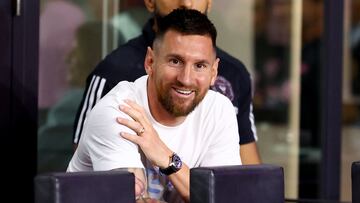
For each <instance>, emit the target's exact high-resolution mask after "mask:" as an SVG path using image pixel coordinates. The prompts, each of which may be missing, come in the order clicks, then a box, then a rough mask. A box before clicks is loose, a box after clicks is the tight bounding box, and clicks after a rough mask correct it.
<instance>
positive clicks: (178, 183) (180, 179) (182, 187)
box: [168, 163, 190, 202]
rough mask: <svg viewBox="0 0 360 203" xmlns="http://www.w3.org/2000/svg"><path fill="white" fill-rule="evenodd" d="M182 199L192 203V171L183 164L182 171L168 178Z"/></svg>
mask: <svg viewBox="0 0 360 203" xmlns="http://www.w3.org/2000/svg"><path fill="white" fill-rule="evenodd" d="M168 177H169V180H170V181H171V183H172V184H173V185H174V187H175V189H176V191H177V192H178V193H179V194H180V196H181V197H182V199H183V200H184V201H186V202H190V169H189V167H188V166H187V165H186V164H185V163H183V165H182V167H181V169H180V170H179V171H177V172H176V173H173V174H171V175H169V176H168Z"/></svg>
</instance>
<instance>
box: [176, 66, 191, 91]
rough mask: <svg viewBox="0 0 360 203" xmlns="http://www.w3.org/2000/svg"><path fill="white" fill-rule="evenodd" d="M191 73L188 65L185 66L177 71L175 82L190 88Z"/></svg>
mask: <svg viewBox="0 0 360 203" xmlns="http://www.w3.org/2000/svg"><path fill="white" fill-rule="evenodd" d="M192 78H193V73H192V69H191V66H190V65H187V66H185V67H184V68H182V69H181V70H180V71H179V74H178V77H177V80H178V81H179V82H180V83H181V84H182V85H183V86H191V84H192Z"/></svg>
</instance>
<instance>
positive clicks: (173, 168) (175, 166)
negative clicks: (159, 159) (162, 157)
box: [159, 153, 182, 175]
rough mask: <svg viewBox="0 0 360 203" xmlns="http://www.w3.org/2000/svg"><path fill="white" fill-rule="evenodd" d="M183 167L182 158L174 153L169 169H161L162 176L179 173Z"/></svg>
mask: <svg viewBox="0 0 360 203" xmlns="http://www.w3.org/2000/svg"><path fill="white" fill-rule="evenodd" d="M181 166H182V161H181V159H180V157H179V156H178V155H177V154H176V153H173V154H172V155H171V156H170V164H169V166H168V167H167V168H159V171H160V173H161V174H164V175H171V174H173V173H175V172H177V171H179V170H180V169H181Z"/></svg>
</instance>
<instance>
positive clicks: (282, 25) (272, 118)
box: [253, 0, 301, 198]
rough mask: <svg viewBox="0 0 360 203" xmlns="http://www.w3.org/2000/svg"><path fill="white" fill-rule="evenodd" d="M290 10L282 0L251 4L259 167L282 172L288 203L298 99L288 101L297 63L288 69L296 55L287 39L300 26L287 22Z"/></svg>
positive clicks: (293, 180) (292, 193)
mask: <svg viewBox="0 0 360 203" xmlns="http://www.w3.org/2000/svg"><path fill="white" fill-rule="evenodd" d="M293 6H295V4H294V5H293V4H292V1H285V0H273V1H263V0H257V1H256V2H255V5H254V8H255V9H254V28H255V32H254V60H253V61H254V84H255V94H254V113H255V119H256V121H257V130H258V136H259V141H258V144H259V149H260V152H261V156H262V160H263V162H264V163H273V164H277V165H281V166H283V167H284V172H285V188H286V189H285V195H286V197H288V198H296V197H297V190H298V188H297V177H298V122H299V121H298V118H299V115H298V113H296V111H293V110H298V109H299V107H298V105H297V103H298V98H296V97H294V96H298V95H299V92H298V89H297V88H296V86H297V87H298V86H299V84H298V83H297V84H296V78H299V74H298V73H296V70H298V69H299V61H298V62H297V64H296V63H294V64H295V65H292V64H293V62H294V61H292V60H295V59H296V56H297V57H299V56H300V52H299V47H298V48H297V50H296V48H295V47H294V45H296V44H294V43H296V41H297V44H298V43H299V38H298V37H297V38H296V36H295V35H292V27H296V26H297V27H299V26H300V25H299V23H300V22H295V21H291V19H293V18H292V17H293V16H292V13H296V12H293V11H292V9H294V8H296V7H293ZM300 9H301V4H300ZM293 20H295V19H293ZM299 28H300V27H299ZM298 30H299V29H298ZM293 31H295V30H293ZM298 36H299V34H298ZM293 48H295V49H293ZM293 71H294V73H295V74H294V75H293V76H294V77H292V72H293ZM297 80H298V79H297ZM294 85H295V86H294Z"/></svg>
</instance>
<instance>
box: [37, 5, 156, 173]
mask: <svg viewBox="0 0 360 203" xmlns="http://www.w3.org/2000/svg"><path fill="white" fill-rule="evenodd" d="M148 16H149V14H148V12H147V11H146V9H145V8H144V6H143V1H142V0H136V1H134V0H132V1H131V0H127V1H119V0H103V1H100V0H91V1H86V0H43V1H41V12H40V50H39V52H40V53H39V128H38V172H49V171H64V170H65V169H66V167H67V164H68V162H69V160H70V158H71V156H72V153H73V148H72V136H73V125H74V119H75V115H76V112H77V109H78V107H79V104H80V101H81V99H82V96H83V93H84V87H85V81H86V77H87V76H88V75H89V73H90V72H91V71H92V70H93V69H94V68H95V66H96V65H97V64H98V62H99V61H100V60H101V59H102V58H103V57H104V56H106V55H107V54H108V53H109V52H110V51H111V50H113V49H114V48H115V47H117V46H118V45H120V44H122V43H124V42H125V41H127V40H128V39H130V38H132V37H134V36H136V35H138V34H140V32H141V28H142V25H143V24H144V23H145V21H146V20H147V18H148ZM125 26H126V29H124V27H125Z"/></svg>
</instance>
